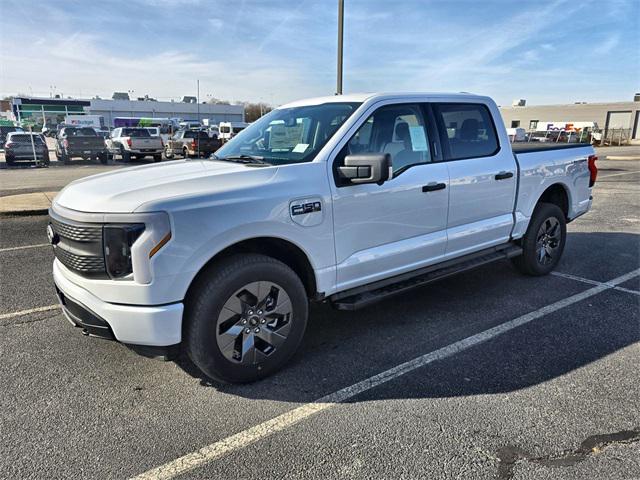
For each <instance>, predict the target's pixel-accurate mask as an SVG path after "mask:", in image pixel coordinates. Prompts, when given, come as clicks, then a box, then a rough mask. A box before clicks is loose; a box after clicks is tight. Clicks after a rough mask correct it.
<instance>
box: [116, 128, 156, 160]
mask: <svg viewBox="0 0 640 480" xmlns="http://www.w3.org/2000/svg"><path fill="white" fill-rule="evenodd" d="M105 143H106V144H107V150H108V151H109V154H110V155H111V156H112V157H115V156H116V155H120V158H121V159H122V161H123V162H125V163H128V162H130V161H131V159H132V158H135V159H141V158H144V157H147V156H150V157H153V160H154V161H155V162H160V161H161V160H162V152H163V151H164V142H163V141H162V138H161V137H160V136H157V137H154V136H152V135H151V133H150V132H149V130H147V129H146V128H143V127H140V128H137V127H120V128H114V129H113V131H112V132H111V135H110V137H109V138H107V139H106V140H105Z"/></svg>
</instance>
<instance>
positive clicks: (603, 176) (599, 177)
mask: <svg viewBox="0 0 640 480" xmlns="http://www.w3.org/2000/svg"><path fill="white" fill-rule="evenodd" d="M634 173H640V170H636V171H634V172H623V173H612V174H611V175H598V179H601V178H609V177H617V176H619V175H632V174H634Z"/></svg>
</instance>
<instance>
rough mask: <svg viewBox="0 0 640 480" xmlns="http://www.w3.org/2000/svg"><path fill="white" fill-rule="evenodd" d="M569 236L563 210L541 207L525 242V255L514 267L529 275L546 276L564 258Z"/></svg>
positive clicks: (541, 205)
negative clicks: (563, 254)
mask: <svg viewBox="0 0 640 480" xmlns="http://www.w3.org/2000/svg"><path fill="white" fill-rule="evenodd" d="M566 237H567V222H566V219H565V216H564V213H563V212H562V210H561V209H560V207H558V206H557V205H554V204H552V203H540V204H538V206H537V207H536V208H535V210H534V212H533V216H532V217H531V221H530V222H529V227H528V228H527V233H525V235H524V237H523V239H522V250H523V254H522V255H521V256H519V257H516V258H514V259H513V263H514V265H515V266H516V268H518V270H520V271H521V272H522V273H525V274H527V275H536V276H537V275H547V274H548V273H549V272H551V271H552V270H553V269H554V268H555V267H556V265H557V264H558V262H559V261H560V257H562V252H563V251H564V245H565V241H566Z"/></svg>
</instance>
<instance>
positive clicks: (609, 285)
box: [551, 272, 640, 295]
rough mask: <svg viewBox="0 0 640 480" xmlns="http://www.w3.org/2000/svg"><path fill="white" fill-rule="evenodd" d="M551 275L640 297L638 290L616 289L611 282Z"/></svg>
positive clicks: (553, 273)
mask: <svg viewBox="0 0 640 480" xmlns="http://www.w3.org/2000/svg"><path fill="white" fill-rule="evenodd" d="M551 275H554V276H556V277H562V278H568V279H569V280H576V281H578V282H582V283H588V284H589V285H606V286H608V287H609V288H613V289H614V290H618V291H619V292H626V293H633V294H634V295H640V292H639V291H637V290H631V289H629V288H624V287H616V286H615V285H612V284H611V282H598V281H596V280H591V279H589V278H584V277H578V276H576V275H571V274H570V273H562V272H551Z"/></svg>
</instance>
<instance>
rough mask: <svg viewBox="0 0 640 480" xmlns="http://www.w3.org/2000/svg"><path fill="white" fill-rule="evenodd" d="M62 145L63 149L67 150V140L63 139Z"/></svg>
mask: <svg viewBox="0 0 640 480" xmlns="http://www.w3.org/2000/svg"><path fill="white" fill-rule="evenodd" d="M62 145H64V148H69V140H67V139H66V138H65V139H64V141H63V142H62Z"/></svg>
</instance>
